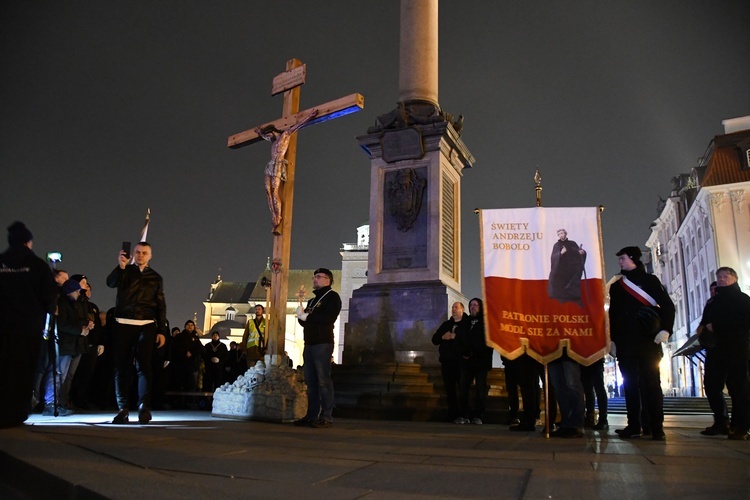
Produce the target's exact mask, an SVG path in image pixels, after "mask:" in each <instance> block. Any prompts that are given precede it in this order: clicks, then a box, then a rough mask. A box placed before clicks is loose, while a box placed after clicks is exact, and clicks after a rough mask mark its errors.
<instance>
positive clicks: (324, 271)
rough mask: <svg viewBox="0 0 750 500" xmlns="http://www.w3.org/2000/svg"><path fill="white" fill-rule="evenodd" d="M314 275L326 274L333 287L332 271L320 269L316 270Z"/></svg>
mask: <svg viewBox="0 0 750 500" xmlns="http://www.w3.org/2000/svg"><path fill="white" fill-rule="evenodd" d="M313 274H325V275H326V276H328V279H329V280H330V281H331V285H333V273H332V272H331V270H330V269H326V268H325V267H319V268H317V269H316V270H315V272H314V273H313Z"/></svg>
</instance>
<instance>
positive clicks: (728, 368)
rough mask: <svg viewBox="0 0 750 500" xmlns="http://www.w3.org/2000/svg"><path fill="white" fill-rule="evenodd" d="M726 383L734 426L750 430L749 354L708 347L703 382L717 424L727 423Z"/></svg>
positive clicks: (740, 430)
mask: <svg viewBox="0 0 750 500" xmlns="http://www.w3.org/2000/svg"><path fill="white" fill-rule="evenodd" d="M724 385H726V386H727V389H728V390H729V396H730V397H731V398H732V426H733V427H735V428H736V430H737V432H742V431H745V432H746V431H748V430H750V376H749V375H748V362H747V358H745V357H744V356H742V355H741V354H740V355H738V353H731V352H721V351H719V352H717V351H716V350H715V349H709V350H707V352H706V369H705V373H704V376H703V386H704V388H705V390H706V396H707V397H708V403H709V404H710V405H711V411H712V412H713V413H714V420H715V422H716V424H717V425H724V424H726V423H727V421H726V411H727V407H726V403H725V401H724V394H723V390H724Z"/></svg>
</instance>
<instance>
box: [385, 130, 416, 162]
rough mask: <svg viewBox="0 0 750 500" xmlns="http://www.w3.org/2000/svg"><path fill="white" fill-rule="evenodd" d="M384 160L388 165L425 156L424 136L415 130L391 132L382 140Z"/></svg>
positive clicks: (386, 133)
mask: <svg viewBox="0 0 750 500" xmlns="http://www.w3.org/2000/svg"><path fill="white" fill-rule="evenodd" d="M380 144H381V147H382V148H383V160H385V161H386V162H388V163H391V162H394V161H399V160H418V159H420V158H422V157H423V156H424V147H423V145H422V134H421V133H420V132H419V130H417V129H415V128H404V129H400V130H391V131H388V132H385V133H383V137H382V138H381V139H380Z"/></svg>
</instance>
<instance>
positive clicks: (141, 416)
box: [138, 405, 151, 425]
mask: <svg viewBox="0 0 750 500" xmlns="http://www.w3.org/2000/svg"><path fill="white" fill-rule="evenodd" d="M150 421H151V410H149V409H148V408H146V407H145V406H143V405H141V406H140V407H139V408H138V423H139V424H141V425H146V424H147V423H149V422H150Z"/></svg>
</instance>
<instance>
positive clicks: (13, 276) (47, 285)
mask: <svg viewBox="0 0 750 500" xmlns="http://www.w3.org/2000/svg"><path fill="white" fill-rule="evenodd" d="M31 240H32V235H31V231H29V230H28V228H27V227H26V226H25V225H24V224H23V223H22V222H14V223H13V224H11V225H10V226H9V227H8V243H9V245H10V246H9V248H8V249H7V250H6V251H5V252H3V253H2V254H0V318H1V319H0V394H2V395H3V401H2V404H0V428H2V427H13V426H17V425H21V424H23V423H24V421H26V419H27V418H28V416H29V410H30V409H31V408H30V406H31V393H32V385H33V376H34V375H33V374H34V369H35V367H36V364H37V361H38V358H39V349H40V346H41V343H42V333H43V330H44V326H45V316H46V315H48V314H52V313H54V311H55V298H56V296H57V286H56V285H55V281H54V279H53V278H52V272H51V271H50V269H49V266H48V265H47V264H46V263H45V262H44V261H43V260H42V259H40V258H39V257H37V256H36V255H34V252H33V251H32V250H31V247H32V241H31Z"/></svg>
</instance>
